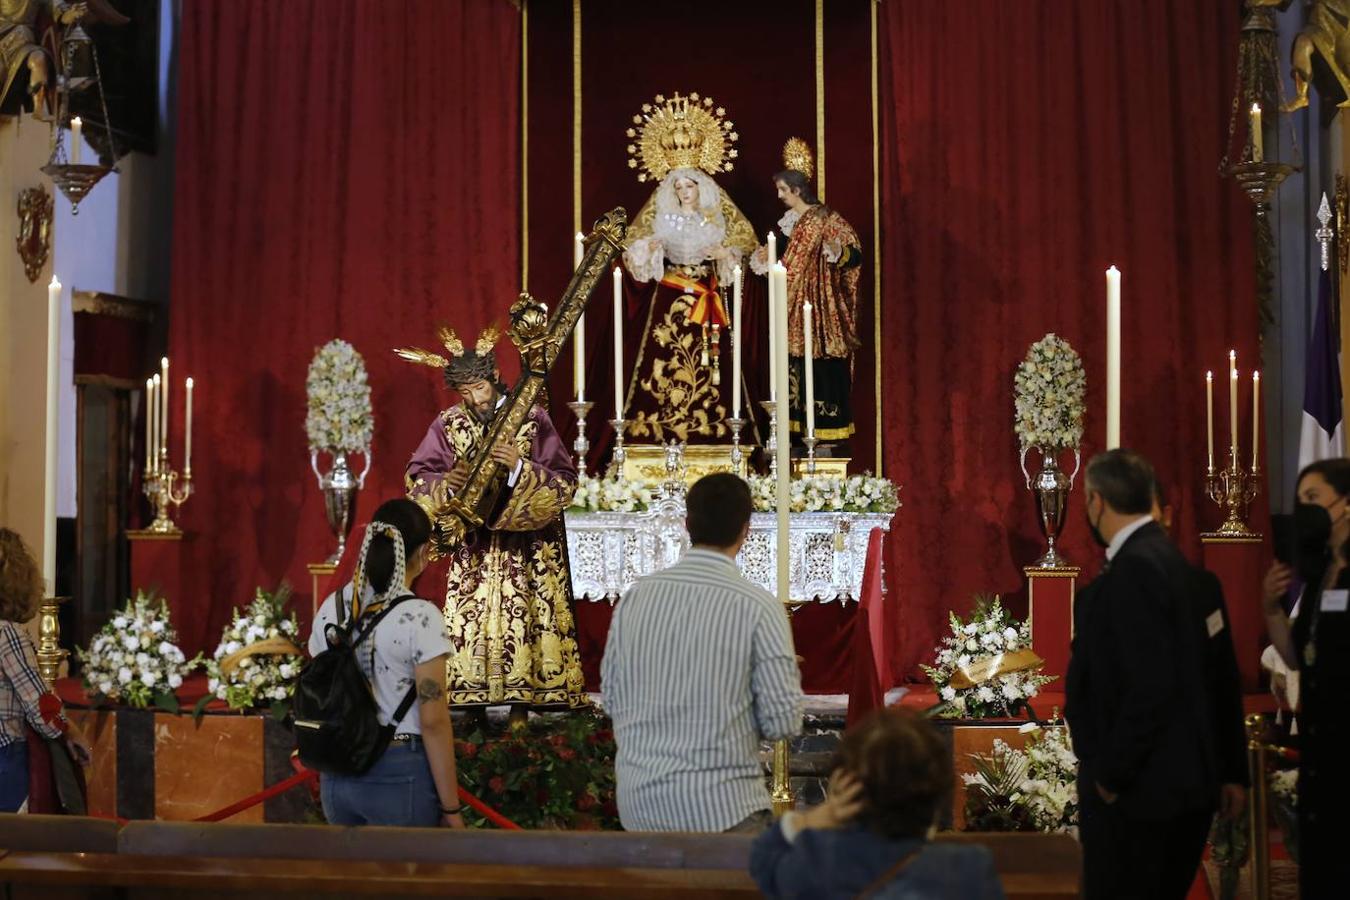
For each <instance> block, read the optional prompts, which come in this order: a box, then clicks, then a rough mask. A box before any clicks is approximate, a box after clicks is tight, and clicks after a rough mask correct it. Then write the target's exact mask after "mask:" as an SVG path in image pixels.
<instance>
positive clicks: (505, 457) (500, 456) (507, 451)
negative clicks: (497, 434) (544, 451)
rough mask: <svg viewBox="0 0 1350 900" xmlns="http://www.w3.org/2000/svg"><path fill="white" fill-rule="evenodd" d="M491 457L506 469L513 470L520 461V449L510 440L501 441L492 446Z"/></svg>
mask: <svg viewBox="0 0 1350 900" xmlns="http://www.w3.org/2000/svg"><path fill="white" fill-rule="evenodd" d="M492 458H493V459H494V460H496V461H497V462H499V463H501V464H502V465H503V466H505V467H506V471H508V472H514V471H515V468H516V463H518V462H520V450H518V449H517V448H516V445H515V444H513V443H511V442H510V441H501V442H500V443H498V444H496V445H495V446H493V448H492Z"/></svg>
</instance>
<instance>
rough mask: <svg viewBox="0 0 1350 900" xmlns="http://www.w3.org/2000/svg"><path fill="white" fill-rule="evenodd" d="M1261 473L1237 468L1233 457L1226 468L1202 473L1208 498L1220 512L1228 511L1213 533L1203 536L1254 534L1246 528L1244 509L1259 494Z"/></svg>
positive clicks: (1256, 470)
mask: <svg viewBox="0 0 1350 900" xmlns="http://www.w3.org/2000/svg"><path fill="white" fill-rule="evenodd" d="M1260 475H1261V470H1260V469H1257V468H1255V467H1253V468H1252V469H1251V470H1250V471H1247V470H1244V469H1243V468H1242V467H1241V466H1240V465H1238V461H1237V456H1236V455H1235V454H1234V455H1233V456H1232V458H1231V460H1230V462H1229V464H1228V467H1227V468H1225V469H1222V470H1220V471H1217V472H1216V471H1214V470H1212V469H1211V470H1210V471H1208V472H1207V473H1205V491H1206V493H1208V494H1209V499H1211V500H1213V501H1214V502H1215V503H1217V504H1219V508H1220V509H1227V510H1228V518H1227V519H1225V520H1224V523H1223V524H1222V525H1220V526H1219V529H1218V530H1217V531H1213V532H1209V533H1207V534H1205V535H1204V537H1228V538H1236V537H1243V538H1245V537H1255V536H1256V532H1255V531H1252V529H1251V528H1250V527H1248V525H1247V507H1248V506H1250V505H1251V502H1252V501H1253V500H1255V499H1256V495H1257V493H1258V492H1259V491H1260V482H1259V478H1260Z"/></svg>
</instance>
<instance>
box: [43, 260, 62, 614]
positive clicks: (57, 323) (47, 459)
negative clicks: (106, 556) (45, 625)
mask: <svg viewBox="0 0 1350 900" xmlns="http://www.w3.org/2000/svg"><path fill="white" fill-rule="evenodd" d="M60 354H61V282H59V281H57V280H56V276H55V275H53V276H52V281H51V284H49V285H48V286H47V423H46V431H47V433H46V438H47V445H46V448H45V449H46V454H45V456H44V464H43V468H44V472H43V494H42V577H43V579H44V586H45V588H46V591H47V596H48V597H55V596H56V428H57V417H56V413H57V406H56V391H57V383H58V381H59V379H58V377H57V375H58V372H59V371H60V365H61V355H60Z"/></svg>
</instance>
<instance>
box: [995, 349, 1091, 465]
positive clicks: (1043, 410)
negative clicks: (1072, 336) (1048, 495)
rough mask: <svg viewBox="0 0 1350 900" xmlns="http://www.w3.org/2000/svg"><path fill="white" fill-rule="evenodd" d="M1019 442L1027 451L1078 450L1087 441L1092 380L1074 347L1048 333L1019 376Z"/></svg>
mask: <svg viewBox="0 0 1350 900" xmlns="http://www.w3.org/2000/svg"><path fill="white" fill-rule="evenodd" d="M1013 389H1014V393H1015V404H1014V405H1015V410H1016V423H1015V428H1016V431H1017V440H1018V442H1019V443H1020V445H1021V449H1022V451H1023V452H1025V451H1026V450H1028V449H1029V448H1031V447H1041V448H1043V449H1045V450H1063V449H1076V448H1077V447H1078V445H1079V444H1080V443H1082V440H1083V414H1084V411H1085V410H1086V405H1085V400H1084V398H1085V396H1086V394H1087V375H1086V374H1084V372H1083V361H1082V360H1081V359H1080V358H1079V356H1078V353H1077V352H1076V351H1075V350H1074V349H1073V347H1070V346H1069V342H1068V341H1066V340H1064V339H1063V338H1061V337H1059V336H1058V335H1056V334H1054V333H1053V332H1052V333H1050V334H1047V335H1046V336H1045V337H1043V338H1041V339H1040V340H1039V341H1037V342H1036V343H1034V344H1032V345H1031V348H1030V349H1029V350H1027V356H1026V359H1024V360H1023V361H1022V364H1021V365H1019V366H1018V367H1017V373H1016V374H1015V375H1014V376H1013Z"/></svg>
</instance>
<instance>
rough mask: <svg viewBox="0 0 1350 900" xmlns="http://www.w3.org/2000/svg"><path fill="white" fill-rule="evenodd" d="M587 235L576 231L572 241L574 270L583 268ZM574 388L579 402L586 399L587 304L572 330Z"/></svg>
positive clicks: (583, 305) (582, 308)
mask: <svg viewBox="0 0 1350 900" xmlns="http://www.w3.org/2000/svg"><path fill="white" fill-rule="evenodd" d="M585 240H586V235H584V234H582V233H581V232H580V231H578V232H577V233H576V236H575V239H574V240H573V242H572V271H573V272H575V271H577V270H578V269H580V268H581V258H582V254H583V253H584V252H585V244H584V241H585ZM572 390H574V391H576V394H577V402H578V403H581V402H583V401H584V400H585V399H586V305H585V304H584V303H583V304H582V306H581V315H580V316H578V317H577V327H576V328H575V329H573V331H572Z"/></svg>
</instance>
